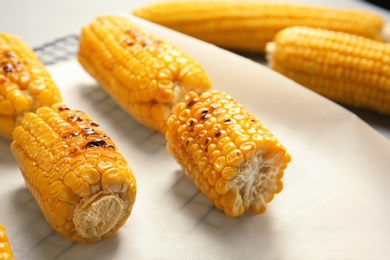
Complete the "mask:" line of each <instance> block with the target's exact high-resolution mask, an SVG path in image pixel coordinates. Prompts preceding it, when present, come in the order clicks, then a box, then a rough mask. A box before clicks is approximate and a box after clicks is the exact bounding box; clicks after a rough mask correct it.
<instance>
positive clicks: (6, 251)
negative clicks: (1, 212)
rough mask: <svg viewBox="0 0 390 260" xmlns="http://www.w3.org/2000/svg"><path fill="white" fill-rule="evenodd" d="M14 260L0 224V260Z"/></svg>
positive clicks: (5, 234)
mask: <svg viewBox="0 0 390 260" xmlns="http://www.w3.org/2000/svg"><path fill="white" fill-rule="evenodd" d="M12 259H14V257H13V253H12V250H11V247H10V244H9V241H8V236H7V233H6V232H5V229H4V226H3V225H1V224H0V260H12Z"/></svg>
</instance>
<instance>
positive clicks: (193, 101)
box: [187, 98, 198, 108]
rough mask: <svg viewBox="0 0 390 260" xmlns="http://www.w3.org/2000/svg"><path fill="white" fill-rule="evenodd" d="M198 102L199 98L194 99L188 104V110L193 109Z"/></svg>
mask: <svg viewBox="0 0 390 260" xmlns="http://www.w3.org/2000/svg"><path fill="white" fill-rule="evenodd" d="M196 102H198V100H197V98H194V99H192V100H191V101H190V102H188V104H187V108H191V107H192V106H193V105H194V104H195V103H196Z"/></svg>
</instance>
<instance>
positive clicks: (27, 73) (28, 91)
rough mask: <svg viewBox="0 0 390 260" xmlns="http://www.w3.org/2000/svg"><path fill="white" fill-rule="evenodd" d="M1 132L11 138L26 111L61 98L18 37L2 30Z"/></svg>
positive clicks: (31, 53)
mask: <svg viewBox="0 0 390 260" xmlns="http://www.w3.org/2000/svg"><path fill="white" fill-rule="evenodd" d="M0 63H1V65H0V136H2V137H5V138H7V139H11V137H12V131H13V130H14V128H15V126H16V125H18V124H19V123H20V120H21V118H22V116H23V114H24V113H25V112H28V111H35V110H36V109H37V108H39V107H41V106H50V105H52V104H54V103H56V102H59V101H61V97H60V93H59V90H58V88H57V86H56V85H55V83H54V82H53V81H52V79H51V77H50V75H49V73H48V72H47V71H46V69H45V68H44V66H43V65H42V64H41V62H40V61H39V59H38V58H37V57H36V56H35V54H34V52H33V51H32V49H30V48H29V47H28V46H27V45H26V44H25V43H24V42H23V41H22V40H21V39H20V38H19V37H17V36H13V35H10V34H7V33H0Z"/></svg>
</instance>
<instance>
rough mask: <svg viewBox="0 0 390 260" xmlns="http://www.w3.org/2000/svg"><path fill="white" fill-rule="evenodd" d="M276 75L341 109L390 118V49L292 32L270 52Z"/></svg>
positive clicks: (356, 39)
mask: <svg viewBox="0 0 390 260" xmlns="http://www.w3.org/2000/svg"><path fill="white" fill-rule="evenodd" d="M267 50H268V60H269V65H270V67H271V68H272V69H274V70H275V71H278V72H280V73H281V74H283V75H285V76H287V77H289V78H291V79H293V80H295V81H296V82H298V83H300V84H301V85H303V86H306V87H308V88H310V89H311V90H313V91H316V92H318V93H319V94H321V95H323V96H325V97H328V98H329V99H332V100H334V101H336V102H339V103H340V104H344V105H347V106H350V107H353V108H362V109H366V110H372V111H375V112H378V113H381V114H387V115H390V44H388V43H382V42H378V41H374V40H370V39H367V38H364V37H361V36H356V35H351V34H347V33H342V32H334V31H329V30H324V29H318V28H309V27H291V28H287V29H285V30H283V31H281V32H279V33H278V34H277V35H276V37H275V39H274V41H273V42H271V43H269V45H268V47H267Z"/></svg>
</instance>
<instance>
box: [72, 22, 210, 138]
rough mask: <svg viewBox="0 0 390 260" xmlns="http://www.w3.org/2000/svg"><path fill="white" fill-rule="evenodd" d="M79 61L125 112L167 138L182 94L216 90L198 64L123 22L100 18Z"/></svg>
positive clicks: (83, 40)
mask: <svg viewBox="0 0 390 260" xmlns="http://www.w3.org/2000/svg"><path fill="white" fill-rule="evenodd" d="M77 58H78V61H79V63H80V64H81V65H82V67H83V68H84V69H85V70H86V71H87V72H88V73H89V74H90V75H92V76H93V77H94V78H95V79H96V80H97V81H98V82H99V85H100V86H101V87H102V88H103V89H104V90H105V91H106V92H107V93H108V94H110V96H111V97H112V98H113V99H114V100H115V101H116V102H117V103H118V105H119V106H120V107H122V108H123V109H124V110H125V111H126V112H128V113H129V114H130V115H132V116H133V117H134V118H135V119H136V120H138V121H139V122H140V123H141V124H143V125H145V126H147V127H150V128H151V129H154V130H157V131H160V132H162V133H164V132H165V131H166V122H167V119H168V116H169V115H170V114H171V110H172V108H173V107H174V106H175V105H176V102H177V100H178V99H181V98H182V95H183V93H187V92H188V91H190V90H193V91H197V92H202V91H204V90H208V89H210V88H211V82H210V79H209V78H208V76H207V75H206V72H205V71H204V69H203V68H202V67H201V66H200V65H199V64H198V63H197V62H195V60H193V59H192V58H191V57H189V56H188V55H187V54H186V53H184V52H183V51H182V50H180V49H179V48H178V47H176V46H174V45H172V44H171V43H169V42H167V41H165V40H163V39H160V38H158V37H156V36H154V35H152V34H151V33H149V32H147V31H144V30H143V29H141V28H140V27H138V26H136V25H135V24H134V23H133V22H131V20H129V19H128V18H127V17H124V16H111V15H108V16H107V15H106V16H100V17H97V18H96V19H94V20H93V21H92V22H91V23H90V24H88V25H87V26H85V27H84V28H83V30H82V32H81V36H80V43H79V51H78V55H77Z"/></svg>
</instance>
